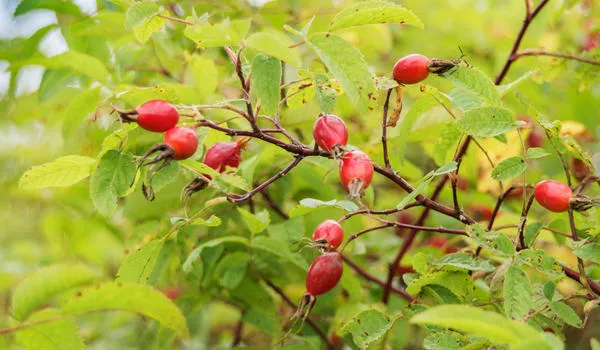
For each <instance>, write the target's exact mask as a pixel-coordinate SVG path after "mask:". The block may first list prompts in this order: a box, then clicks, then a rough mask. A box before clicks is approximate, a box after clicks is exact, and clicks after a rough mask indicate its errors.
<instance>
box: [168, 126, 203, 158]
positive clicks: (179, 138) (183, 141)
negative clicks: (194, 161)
mask: <svg viewBox="0 0 600 350" xmlns="http://www.w3.org/2000/svg"><path fill="white" fill-rule="evenodd" d="M164 143H165V144H166V145H167V146H169V147H170V148H171V149H172V150H173V159H175V160H181V159H186V158H189V157H191V156H192V155H194V153H196V148H198V136H197V135H196V130H194V128H191V127H185V126H183V127H175V128H173V129H171V130H169V131H167V132H166V133H165V137H164Z"/></svg>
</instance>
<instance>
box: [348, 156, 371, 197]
mask: <svg viewBox="0 0 600 350" xmlns="http://www.w3.org/2000/svg"><path fill="white" fill-rule="evenodd" d="M373 170H374V169H373V163H372V162H371V158H369V156H368V155H366V154H365V153H363V152H361V151H351V152H348V153H346V154H344V156H343V157H342V161H341V162H340V180H341V181H342V185H344V187H346V189H347V190H348V192H349V193H350V196H351V197H353V198H360V197H361V196H362V194H363V192H364V190H365V188H367V187H368V186H369V184H370V183H371V180H372V179H373Z"/></svg>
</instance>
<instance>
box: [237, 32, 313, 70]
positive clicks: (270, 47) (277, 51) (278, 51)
mask: <svg viewBox="0 0 600 350" xmlns="http://www.w3.org/2000/svg"><path fill="white" fill-rule="evenodd" d="M245 44H246V46H247V47H249V48H252V49H254V50H256V51H259V52H261V53H264V54H265V55H269V56H273V57H275V58H278V59H280V60H282V61H284V62H286V63H289V64H291V65H292V66H294V67H300V66H301V65H302V61H301V60H300V54H299V53H298V49H296V48H290V47H289V46H290V45H293V44H294V42H293V41H292V40H291V39H290V38H289V37H288V36H287V35H285V34H284V33H282V32H278V31H263V32H257V33H253V34H251V35H250V36H249V37H248V38H247V39H246V41H245Z"/></svg>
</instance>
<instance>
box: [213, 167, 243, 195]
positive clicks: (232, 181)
mask: <svg viewBox="0 0 600 350" xmlns="http://www.w3.org/2000/svg"><path fill="white" fill-rule="evenodd" d="M213 181H214V182H215V183H217V184H218V185H217V186H221V185H223V184H227V185H230V186H233V187H235V188H239V189H242V190H244V191H249V190H250V189H249V186H248V183H247V182H246V180H244V178H243V177H241V176H240V175H238V174H232V173H228V172H225V173H221V174H218V175H217V176H216V177H214V178H213Z"/></svg>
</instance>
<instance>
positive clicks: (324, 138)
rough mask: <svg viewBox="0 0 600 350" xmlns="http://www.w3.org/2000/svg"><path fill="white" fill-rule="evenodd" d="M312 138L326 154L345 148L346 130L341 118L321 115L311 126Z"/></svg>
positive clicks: (346, 140)
mask: <svg viewBox="0 0 600 350" xmlns="http://www.w3.org/2000/svg"><path fill="white" fill-rule="evenodd" d="M313 136H314V138H315V142H316V143H317V145H319V147H320V148H321V149H322V150H324V151H327V152H331V151H332V150H334V148H339V147H343V146H346V143H347V142H348V129H346V124H345V123H344V121H343V120H342V118H340V117H338V116H336V115H333V114H325V115H321V116H320V117H319V118H317V121H315V125H314V126H313Z"/></svg>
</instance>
